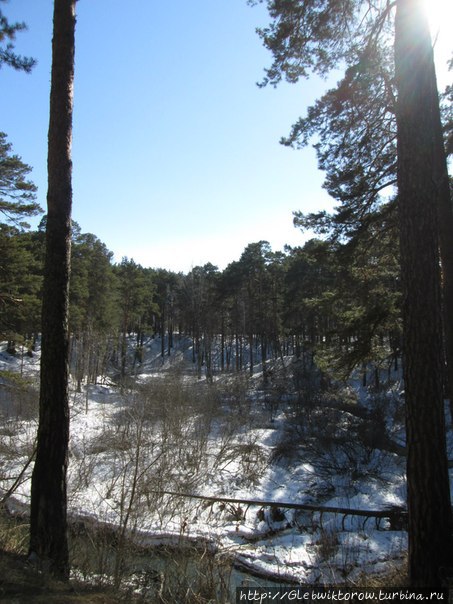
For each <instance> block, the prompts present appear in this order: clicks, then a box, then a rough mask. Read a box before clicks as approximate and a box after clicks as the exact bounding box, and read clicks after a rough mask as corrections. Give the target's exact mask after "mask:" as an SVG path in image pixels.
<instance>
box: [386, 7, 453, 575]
mask: <svg viewBox="0 0 453 604" xmlns="http://www.w3.org/2000/svg"><path fill="white" fill-rule="evenodd" d="M395 70H396V78H397V89H398V106H397V127H398V199H399V220H400V242H401V264H402V275H403V329H404V379H405V397H406V428H407V450H408V459H407V482H408V512H409V577H410V582H411V585H412V586H414V587H415V586H417V587H418V586H430V587H431V586H432V587H434V586H440V585H441V584H442V580H443V577H444V576H445V575H448V574H449V573H450V567H451V566H452V564H451V561H452V555H453V549H452V538H451V533H452V522H451V505H450V489H449V478H448V467H447V454H446V446H445V425H444V423H445V419H444V405H443V396H442V395H443V393H442V374H443V366H442V361H443V352H442V350H443V346H442V321H441V294H440V270H439V235H438V233H439V224H438V186H437V184H436V182H435V176H436V161H437V160H436V156H435V151H434V150H435V144H434V143H435V140H434V138H435V128H436V124H435V114H436V110H435V107H433V102H434V98H437V93H436V94H434V92H435V91H434V90H433V86H435V71H434V62H433V54H432V48H431V41H430V36H429V31H428V26H427V22H426V18H425V15H424V14H423V10H422V2H421V0H398V1H397V14H396V24H395Z"/></svg>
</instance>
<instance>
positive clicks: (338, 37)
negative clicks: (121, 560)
mask: <svg viewBox="0 0 453 604" xmlns="http://www.w3.org/2000/svg"><path fill="white" fill-rule="evenodd" d="M266 4H267V7H268V9H269V13H270V16H271V18H272V22H271V25H270V26H269V27H268V28H265V29H262V30H261V31H260V34H261V36H262V39H263V41H264V44H265V46H267V48H269V49H270V50H271V51H272V53H273V58H274V61H273V64H272V66H271V68H269V69H268V70H267V71H266V77H265V79H264V82H263V84H267V83H270V84H274V85H275V84H277V83H278V82H279V81H280V80H281V79H282V77H283V76H285V77H286V79H287V80H289V81H290V82H295V81H297V80H298V79H299V78H300V77H307V76H308V75H309V74H310V73H311V72H315V73H321V74H325V73H327V72H328V71H329V70H330V69H332V68H333V67H336V66H338V65H339V64H340V63H344V64H346V67H347V69H348V70H349V71H348V72H347V74H346V75H349V76H351V74H352V72H353V71H357V70H360V69H361V68H362V67H363V66H364V65H366V63H367V61H368V58H369V56H373V54H375V49H376V48H379V47H381V48H382V47H383V46H384V45H385V44H387V45H388V44H389V43H388V41H389V40H390V39H391V37H390V36H391V34H392V32H393V35H394V44H393V48H391V47H390V46H389V49H390V51H391V52H393V59H394V63H395V76H396V79H395V82H396V94H397V101H396V106H395V107H396V125H397V129H396V144H397V162H398V164H397V172H398V176H397V185H398V208H399V219H398V223H399V227H398V230H399V240H400V251H401V253H400V257H401V272H402V278H403V307H402V308H403V342H404V367H405V401H406V411H407V426H408V430H407V445H408V450H409V460H408V467H407V481H408V507H409V574H410V582H411V584H412V585H413V586H420V585H424V586H439V585H441V584H442V573H445V572H447V573H451V572H452V571H451V569H452V567H453V553H452V552H453V541H452V513H451V506H450V494H449V481H448V472H447V457H446V447H445V429H444V428H445V426H444V416H443V413H444V409H443V398H442V381H443V375H442V350H443V338H442V325H441V316H442V312H441V297H440V271H439V255H438V250H439V244H440V241H441V239H440V237H439V230H440V229H439V214H440V208H441V207H442V208H444V209H445V208H446V207H447V204H445V203H444V202H445V199H446V198H445V197H443V202H442V203H443V204H444V205H443V206H441V204H440V190H441V184H442V183H444V182H445V176H446V170H445V151H444V150H443V149H442V140H441V137H440V136H439V132H440V119H439V100H438V97H437V90H436V85H435V71H434V62H433V55H432V47H431V41H430V38H429V31H428V24H427V18H426V15H425V14H424V13H423V8H422V2H421V0H396V2H395V3H390V2H388V3H383V4H382V5H377V6H374V5H371V4H369V3H368V2H365V0H335V1H334V0H317V1H314V0H305V1H301V0H288V1H287V2H280V1H279V0H268V1H267V2H266ZM395 5H396V17H395V27H394V28H393V23H394V21H393V18H392V16H393V10H394V6H395ZM381 41H382V42H381ZM351 70H353V71H351ZM338 111H339V113H341V104H339V108H338ZM364 125H366V122H364ZM367 140H368V135H367V132H366V130H365V131H364V142H365V143H366V142H367ZM442 211H443V210H442ZM448 212H449V213H448ZM447 214H448V215H447V219H448V220H447V219H445V220H444V222H445V223H447V224H448V225H450V224H451V222H450V217H451V207H449V208H448V207H447ZM347 218H348V216H347V215H345V216H343V219H344V220H347ZM450 238H451V232H450Z"/></svg>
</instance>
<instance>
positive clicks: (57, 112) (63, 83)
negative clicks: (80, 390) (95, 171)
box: [30, 0, 76, 578]
mask: <svg viewBox="0 0 453 604" xmlns="http://www.w3.org/2000/svg"><path fill="white" fill-rule="evenodd" d="M75 1H76V0H55V2H54V33H53V40H52V82H51V93H50V122H49V135H48V193H47V210H48V215H47V231H46V259H45V273H44V286H43V307H42V357H41V384H40V401H39V405H40V409H39V428H38V445H37V452H36V461H35V465H34V469H33V476H32V488H31V519H30V557H31V558H32V559H35V560H37V561H38V562H39V563H40V564H41V565H42V566H43V567H44V568H46V569H48V570H49V571H50V572H51V573H52V574H54V575H57V576H59V577H61V578H67V577H68V576H69V560H68V543H67V517H66V470H67V462H68V457H67V452H68V440H69V406H68V355H69V338H68V288H69V271H70V246H71V206H72V185H71V177H72V165H71V138H72V102H73V78H74V31H75Z"/></svg>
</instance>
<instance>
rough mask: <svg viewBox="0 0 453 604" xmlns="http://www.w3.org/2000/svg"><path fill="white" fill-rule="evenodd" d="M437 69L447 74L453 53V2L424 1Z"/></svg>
mask: <svg viewBox="0 0 453 604" xmlns="http://www.w3.org/2000/svg"><path fill="white" fill-rule="evenodd" d="M424 2H425V10H426V14H427V15H428V19H429V25H430V28H431V37H432V40H433V44H434V55H435V58H436V63H437V68H438V70H439V69H441V70H442V71H445V73H446V72H447V68H446V62H447V61H448V60H449V59H450V58H452V53H453V0H424Z"/></svg>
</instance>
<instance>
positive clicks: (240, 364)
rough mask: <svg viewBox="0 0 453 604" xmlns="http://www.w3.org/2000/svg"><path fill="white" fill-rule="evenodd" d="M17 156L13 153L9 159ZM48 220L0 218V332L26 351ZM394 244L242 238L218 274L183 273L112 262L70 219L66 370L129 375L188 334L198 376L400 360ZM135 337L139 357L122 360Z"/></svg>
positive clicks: (37, 313) (36, 313) (32, 336)
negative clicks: (157, 349)
mask: <svg viewBox="0 0 453 604" xmlns="http://www.w3.org/2000/svg"><path fill="white" fill-rule="evenodd" d="M16 161H19V160H16ZM45 229H46V217H44V218H43V219H42V220H41V223H40V225H39V227H38V228H37V229H36V230H31V229H26V228H25V226H24V225H22V226H21V227H19V226H17V225H13V224H7V223H6V222H3V223H2V225H1V232H0V247H1V249H2V250H5V254H4V255H3V258H4V259H6V260H7V262H4V263H2V264H3V265H4V267H5V269H7V270H4V271H2V273H1V274H0V292H1V296H2V300H3V304H2V306H1V308H0V326H1V334H2V339H5V340H6V341H7V342H8V350H9V352H11V353H13V354H14V353H17V352H18V350H19V346H20V347H21V350H24V348H25V351H26V353H28V354H33V348H34V346H35V343H36V339H37V337H38V335H39V334H40V332H41V306H42V287H43V258H44V251H45V239H44V234H45ZM399 281H400V280H399V268H398V259H397V255H396V245H395V239H394V238H392V237H387V238H385V239H384V240H383V241H382V242H380V244H379V246H377V245H375V246H373V248H372V249H368V251H367V245H366V242H365V241H364V242H362V243H361V245H357V246H356V247H354V249H351V248H350V246H349V245H348V244H346V243H338V242H333V241H329V240H323V239H319V238H313V239H311V240H309V241H308V242H306V243H305V244H304V245H303V246H300V247H295V248H289V247H288V248H285V250H284V251H272V249H271V247H270V245H269V243H268V242H266V241H259V242H255V243H250V244H249V245H247V246H246V248H245V249H244V251H243V253H242V254H241V256H240V258H239V259H238V260H236V261H233V262H231V263H230V264H229V265H228V266H227V267H226V268H225V269H224V270H219V269H218V268H217V267H216V266H214V265H212V264H210V263H207V264H205V265H204V266H196V267H194V268H193V269H192V270H191V271H190V272H188V273H187V274H183V273H176V272H173V271H169V270H166V269H165V268H148V267H143V266H141V265H140V264H137V263H136V262H135V261H134V260H133V259H129V258H123V259H122V260H121V262H119V263H115V262H114V261H113V253H112V252H111V251H109V250H108V248H107V247H106V245H105V244H104V243H103V242H102V241H100V239H99V238H98V237H96V235H94V234H90V233H83V232H82V230H81V229H80V227H79V225H77V224H76V223H73V225H72V244H71V279H70V288H69V333H70V336H71V344H70V352H71V362H70V367H71V371H72V374H73V377H74V379H75V380H76V381H77V383H78V385H79V387H80V386H81V385H82V383H84V382H86V383H96V380H97V378H98V377H99V376H100V375H104V374H105V373H106V371H107V369H108V368H109V369H112V368H114V369H116V371H117V374H118V376H119V377H121V378H125V377H126V375H127V374H128V373H130V372H131V371H132V369H133V368H136V367H139V366H140V363H141V362H143V360H144V357H143V352H144V344H145V341H146V339H148V338H153V337H159V338H160V346H161V357H162V359H165V357H167V356H170V355H171V354H172V351H173V348H174V345H175V338H181V337H183V336H184V337H185V338H190V340H191V342H192V361H193V364H194V368H195V370H196V372H197V374H198V376H199V377H201V376H202V375H206V376H207V378H208V379H211V378H212V377H213V375H214V373H215V372H223V371H245V372H249V373H251V374H253V373H254V372H255V371H256V370H257V367H258V366H259V368H260V370H261V371H262V372H263V378H264V379H265V380H267V379H268V366H269V364H268V363H267V361H269V360H272V359H278V358H281V357H282V356H283V355H285V356H286V355H294V356H295V357H296V358H299V359H302V360H304V362H305V361H306V360H307V358H310V359H313V358H314V356H315V355H316V356H317V362H318V364H321V365H323V366H324V367H325V368H326V369H327V368H328V367H329V368H330V369H331V370H332V371H333V372H334V373H335V374H336V375H339V376H341V377H345V376H347V375H348V374H350V373H351V371H352V370H353V369H354V368H355V367H357V366H361V365H363V366H366V365H367V364H368V363H374V364H375V365H376V366H387V365H388V364H389V363H391V362H396V363H397V362H398V357H399V354H400V346H401V341H400V340H401V325H400V323H401V318H400V288H399ZM131 338H132V339H133V342H134V348H135V355H134V357H133V358H131V357H130V356H128V351H129V349H130V340H131Z"/></svg>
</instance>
